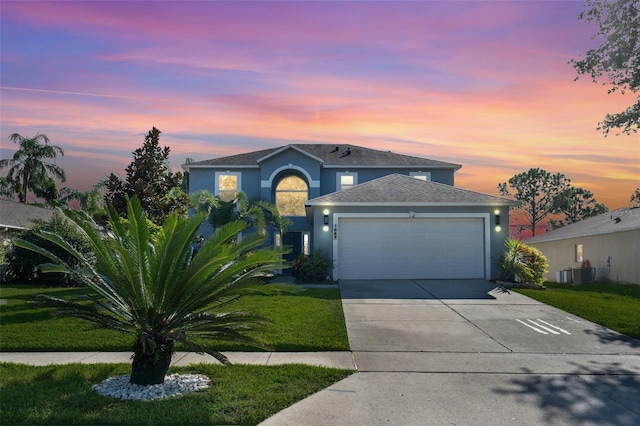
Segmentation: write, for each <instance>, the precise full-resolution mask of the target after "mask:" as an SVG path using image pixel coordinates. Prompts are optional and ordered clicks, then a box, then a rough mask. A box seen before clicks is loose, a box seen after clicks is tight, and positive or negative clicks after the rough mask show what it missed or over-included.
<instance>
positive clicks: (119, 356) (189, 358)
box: [0, 352, 356, 370]
mask: <svg viewBox="0 0 640 426" xmlns="http://www.w3.org/2000/svg"><path fill="white" fill-rule="evenodd" d="M223 353H224V355H226V356H227V358H229V360H230V361H231V362H232V363H234V364H253V365H279V364H308V365H319V366H323V367H333V368H342V369H347V370H355V369H356V365H355V361H354V358H353V354H352V353H351V352H223ZM132 355H133V353H132V352H0V362H13V363H21V364H28V365H51V364H73V363H80V364H96V363H125V364H128V363H131V357H132ZM201 363H205V364H219V362H218V360H216V359H215V358H213V357H212V356H210V355H200V354H197V353H193V352H176V353H175V354H174V355H173V359H172V361H171V365H176V366H183V365H189V364H201Z"/></svg>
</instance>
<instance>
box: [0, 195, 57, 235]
mask: <svg viewBox="0 0 640 426" xmlns="http://www.w3.org/2000/svg"><path fill="white" fill-rule="evenodd" d="M0 207H1V208H2V215H0V227H3V228H11V229H28V228H31V227H32V226H33V225H35V224H36V223H37V222H38V221H48V220H50V219H51V217H52V216H53V212H54V210H51V209H45V208H43V207H38V206H34V205H32V204H24V203H16V202H15V201H10V200H0Z"/></svg>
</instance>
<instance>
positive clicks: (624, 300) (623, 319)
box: [517, 283, 640, 339]
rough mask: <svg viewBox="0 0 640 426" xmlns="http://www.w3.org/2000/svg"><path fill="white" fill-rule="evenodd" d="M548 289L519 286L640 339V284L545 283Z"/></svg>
mask: <svg viewBox="0 0 640 426" xmlns="http://www.w3.org/2000/svg"><path fill="white" fill-rule="evenodd" d="M545 286H546V287H547V290H546V291H539V290H526V289H517V291H518V292H520V293H522V294H525V295H527V296H529V297H531V298H532V299H536V300H539V301H540V302H543V303H546V304H548V305H551V306H555V307H556V308H560V309H562V310H565V311H567V312H571V313H572V314H574V315H577V316H579V317H581V318H584V319H587V320H589V321H592V322H595V323H597V324H600V325H603V326H605V327H608V328H610V329H612V330H615V331H618V332H620V333H623V334H626V335H627V336H630V337H634V338H636V339H640V285H633V284H627V285H624V284H611V283H594V284H556V283H546V284H545Z"/></svg>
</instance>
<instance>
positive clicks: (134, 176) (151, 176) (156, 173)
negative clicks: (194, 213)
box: [105, 127, 187, 224]
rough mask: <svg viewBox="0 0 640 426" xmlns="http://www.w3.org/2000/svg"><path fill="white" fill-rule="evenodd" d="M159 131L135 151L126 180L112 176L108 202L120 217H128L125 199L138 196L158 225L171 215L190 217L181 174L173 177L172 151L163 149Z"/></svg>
mask: <svg viewBox="0 0 640 426" xmlns="http://www.w3.org/2000/svg"><path fill="white" fill-rule="evenodd" d="M159 141H160V130H158V129H156V128H155V127H153V128H152V129H151V130H149V133H147V136H146V137H145V141H144V144H143V145H142V147H140V148H138V149H136V150H135V151H133V161H132V162H131V164H129V166H127V169H126V172H127V177H126V179H124V180H123V179H121V178H120V177H119V176H117V175H116V174H114V173H112V174H111V175H110V176H109V180H108V181H107V185H106V187H107V191H106V194H105V202H107V203H108V204H110V205H112V206H113V207H114V208H115V209H116V211H117V212H118V213H120V214H121V215H125V214H126V213H127V203H126V197H133V196H136V197H138V199H139V200H140V202H141V204H142V207H143V208H144V210H145V211H146V212H147V214H148V216H149V219H151V220H152V221H153V222H154V223H156V224H162V222H163V221H164V220H165V219H166V218H167V216H169V215H170V214H171V213H172V212H174V211H177V212H179V213H180V214H183V215H186V213H187V195H186V193H185V192H184V191H183V190H182V179H183V177H182V174H181V173H180V172H178V173H173V172H172V171H171V166H170V165H169V161H168V160H169V152H170V148H169V147H168V146H165V147H164V148H160V142H159Z"/></svg>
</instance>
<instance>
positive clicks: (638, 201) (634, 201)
mask: <svg viewBox="0 0 640 426" xmlns="http://www.w3.org/2000/svg"><path fill="white" fill-rule="evenodd" d="M629 206H631V207H640V188H636V190H635V191H634V192H633V194H631V197H629Z"/></svg>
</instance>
